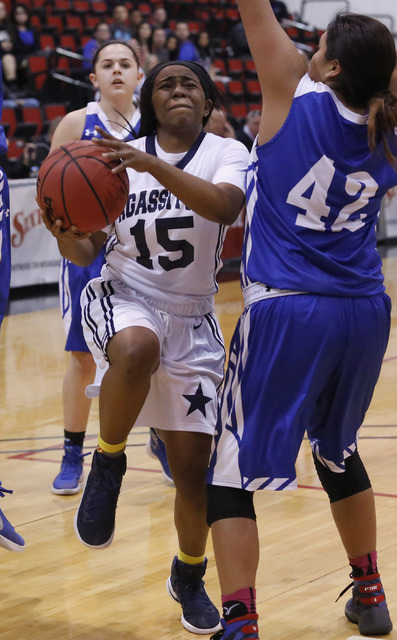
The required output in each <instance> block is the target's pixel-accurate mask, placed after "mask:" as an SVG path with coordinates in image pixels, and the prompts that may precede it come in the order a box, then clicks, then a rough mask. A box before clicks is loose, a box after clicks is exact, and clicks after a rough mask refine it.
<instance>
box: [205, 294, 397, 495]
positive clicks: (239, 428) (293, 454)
mask: <svg viewBox="0 0 397 640" xmlns="http://www.w3.org/2000/svg"><path fill="white" fill-rule="evenodd" d="M390 311H391V302H390V298H389V297H388V296H387V295H386V294H382V295H377V296H371V297H367V298H338V297H328V296H316V295H311V294H303V295H290V296H282V297H277V298H268V299H265V300H260V301H258V302H255V303H253V304H251V305H250V306H248V307H247V308H246V309H245V311H244V312H243V314H242V316H241V318H240V320H239V322H238V325H237V327H236V330H235V333H234V336H233V338H232V343H231V347H230V355H229V363H228V368H227V372H226V378H225V385H224V390H223V394H222V400H221V410H220V414H219V419H218V425H217V429H216V432H215V439H214V446H213V452H212V456H211V462H210V468H209V473H208V481H209V483H212V484H215V485H223V486H228V487H236V488H240V489H246V490H249V491H255V490H257V489H273V490H282V489H294V488H296V485H297V480H296V471H295V462H296V458H297V456H298V453H299V449H300V446H301V443H302V439H303V437H304V434H305V431H307V434H308V436H309V439H310V442H311V446H312V448H313V451H314V452H315V455H317V456H318V457H319V459H320V460H321V461H322V462H323V463H324V464H326V465H327V466H328V467H329V468H330V469H331V470H332V471H335V472H343V471H344V460H345V459H346V458H347V457H348V456H349V455H351V454H352V453H353V452H354V451H355V450H356V447H357V438H358V431H359V428H360V426H361V424H362V422H363V420H364V416H365V413H366V411H367V409H368V406H369V404H370V401H371V398H372V394H373V391H374V387H375V384H376V382H377V380H378V376H379V373H380V369H381V365H382V359H383V356H384V353H385V350H386V346H387V341H388V336H389V330H390Z"/></svg>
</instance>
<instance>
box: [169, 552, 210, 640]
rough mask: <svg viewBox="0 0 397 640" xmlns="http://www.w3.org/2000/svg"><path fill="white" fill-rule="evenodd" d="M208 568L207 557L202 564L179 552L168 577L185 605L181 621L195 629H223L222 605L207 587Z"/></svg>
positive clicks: (173, 593) (174, 594) (173, 594)
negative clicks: (180, 556) (183, 558)
mask: <svg viewBox="0 0 397 640" xmlns="http://www.w3.org/2000/svg"><path fill="white" fill-rule="evenodd" d="M206 568H207V559H205V560H204V562H202V563H201V564H186V563H185V562H181V561H180V560H178V558H177V556H175V558H174V560H173V562H172V567H171V576H170V577H169V578H168V580H167V590H168V593H169V594H170V596H171V598H173V599H174V600H176V601H177V602H179V604H180V605H181V607H182V618H181V622H182V624H183V626H184V627H185V629H187V630H188V631H191V632H192V633H199V634H205V633H213V632H214V631H217V630H218V629H221V624H220V616H219V612H218V609H217V608H216V607H215V605H214V604H212V602H211V600H210V599H209V597H208V594H207V592H206V590H205V587H204V581H203V575H204V574H205V570H206Z"/></svg>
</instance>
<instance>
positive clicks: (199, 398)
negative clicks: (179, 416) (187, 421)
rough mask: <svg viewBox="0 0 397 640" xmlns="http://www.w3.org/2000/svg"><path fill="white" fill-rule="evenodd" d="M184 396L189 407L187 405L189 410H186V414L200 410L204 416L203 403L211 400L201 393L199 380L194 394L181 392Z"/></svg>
mask: <svg viewBox="0 0 397 640" xmlns="http://www.w3.org/2000/svg"><path fill="white" fill-rule="evenodd" d="M182 395H183V397H184V398H186V400H187V401H188V402H190V407H189V411H188V412H187V414H186V415H187V416H189V415H190V414H191V413H193V411H197V410H198V411H201V413H202V414H203V416H204V418H206V417H207V416H206V415H205V405H206V404H208V402H211V398H208V396H205V395H204V394H203V389H202V388H201V382H200V384H199V386H198V387H197V390H196V393H195V394H194V396H188V395H185V394H182Z"/></svg>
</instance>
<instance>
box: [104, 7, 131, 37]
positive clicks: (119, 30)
mask: <svg viewBox="0 0 397 640" xmlns="http://www.w3.org/2000/svg"><path fill="white" fill-rule="evenodd" d="M112 15H113V23H112V24H111V25H110V34H111V38H112V39H113V40H124V41H125V42H128V41H129V40H131V38H132V37H133V35H134V34H133V29H132V27H131V24H130V19H129V18H130V16H129V13H128V9H127V7H126V6H125V4H123V3H119V4H116V5H115V6H114V8H113V13H112Z"/></svg>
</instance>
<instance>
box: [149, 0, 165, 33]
mask: <svg viewBox="0 0 397 640" xmlns="http://www.w3.org/2000/svg"><path fill="white" fill-rule="evenodd" d="M150 24H151V25H152V29H164V31H165V33H166V37H167V36H168V34H169V33H170V28H169V27H168V16H167V11H166V10H165V8H164V7H162V6H157V7H155V8H154V9H153V11H152V15H151V16H150Z"/></svg>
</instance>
